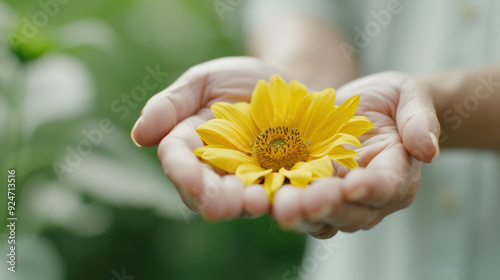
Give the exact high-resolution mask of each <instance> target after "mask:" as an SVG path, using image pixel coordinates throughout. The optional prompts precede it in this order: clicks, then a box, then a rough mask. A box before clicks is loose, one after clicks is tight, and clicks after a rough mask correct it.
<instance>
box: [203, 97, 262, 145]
mask: <svg viewBox="0 0 500 280" xmlns="http://www.w3.org/2000/svg"><path fill="white" fill-rule="evenodd" d="M210 109H212V112H213V113H214V115H215V117H216V118H218V119H224V120H228V121H230V122H232V123H234V124H236V125H237V126H238V127H240V128H242V129H243V130H244V131H245V133H246V136H247V137H248V138H251V139H253V138H255V137H257V135H258V134H257V127H255V124H254V122H253V121H252V115H251V114H250V104H249V103H246V102H238V103H236V104H231V103H228V102H217V103H215V104H213V105H212V106H211V107H210Z"/></svg>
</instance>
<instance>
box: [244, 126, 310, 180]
mask: <svg viewBox="0 0 500 280" xmlns="http://www.w3.org/2000/svg"><path fill="white" fill-rule="evenodd" d="M309 153H310V152H309V144H307V143H306V141H305V140H304V139H303V138H302V137H301V136H300V133H299V131H298V130H297V129H296V128H288V127H286V126H278V127H270V128H268V129H266V130H265V131H263V132H262V133H260V135H259V136H257V139H256V141H255V143H254V144H253V153H252V156H253V157H254V158H256V159H257V161H259V163H260V164H261V165H262V167H263V168H265V169H272V170H273V171H274V172H277V171H279V170H280V169H281V168H282V167H284V168H285V169H291V168H292V167H293V166H294V165H295V164H296V163H297V162H300V161H306V160H307V158H308V157H309Z"/></svg>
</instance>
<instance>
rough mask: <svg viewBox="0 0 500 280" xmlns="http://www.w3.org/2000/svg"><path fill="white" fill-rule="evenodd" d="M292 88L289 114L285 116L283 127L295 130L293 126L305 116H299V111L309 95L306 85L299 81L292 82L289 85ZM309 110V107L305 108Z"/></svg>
mask: <svg viewBox="0 0 500 280" xmlns="http://www.w3.org/2000/svg"><path fill="white" fill-rule="evenodd" d="M289 88H290V100H289V102H290V103H289V105H288V113H287V114H286V115H285V116H284V119H283V125H285V126H288V127H292V128H295V127H296V126H293V124H294V123H295V122H296V120H297V119H301V118H302V116H303V112H302V114H299V113H298V112H297V110H298V109H299V107H301V104H302V103H303V99H304V97H305V96H306V95H307V88H306V86H305V85H303V84H301V83H300V82H298V81H297V80H292V81H291V82H290V85H289ZM305 108H307V107H305Z"/></svg>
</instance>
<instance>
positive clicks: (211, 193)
mask: <svg viewBox="0 0 500 280" xmlns="http://www.w3.org/2000/svg"><path fill="white" fill-rule="evenodd" d="M205 166H206V165H205ZM203 186H204V187H203V194H202V195H201V196H198V197H197V204H198V207H199V209H200V214H201V216H203V218H204V219H205V220H207V221H217V220H221V219H226V218H227V217H228V214H229V211H228V210H229V209H228V208H229V205H228V203H227V202H228V200H229V198H228V193H227V192H226V189H225V188H224V181H223V179H222V177H220V176H219V175H218V174H216V173H215V172H214V171H213V170H212V169H211V168H210V167H208V166H206V167H205V168H204V169H203ZM235 216H236V215H235Z"/></svg>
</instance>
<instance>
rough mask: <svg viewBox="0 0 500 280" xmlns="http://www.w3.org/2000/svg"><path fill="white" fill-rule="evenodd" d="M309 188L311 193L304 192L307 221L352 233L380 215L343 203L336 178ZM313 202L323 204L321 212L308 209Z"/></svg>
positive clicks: (367, 207) (371, 210) (370, 210)
mask: <svg viewBox="0 0 500 280" xmlns="http://www.w3.org/2000/svg"><path fill="white" fill-rule="evenodd" d="M309 188H310V189H311V191H310V192H307V191H306V194H305V195H304V200H305V202H304V208H305V212H306V217H307V219H308V221H311V222H321V223H324V224H327V225H330V226H331V227H332V228H335V229H340V230H342V231H348V232H352V231H356V230H359V229H361V228H363V227H364V226H366V225H367V224H368V223H370V222H372V221H373V220H374V219H376V218H377V217H378V216H379V214H380V211H379V210H378V209H373V208H372V207H369V206H365V205H358V204H353V203H350V202H347V201H345V200H344V199H343V197H342V189H341V188H340V187H339V186H338V178H329V179H324V180H321V181H317V182H315V183H314V184H313V185H311V186H310V187H309ZM309 188H308V189H309ZM321 197H323V199H321ZM313 201H316V202H319V203H318V204H321V202H323V203H324V205H323V206H322V208H321V209H322V210H321V211H319V212H317V211H311V209H314V208H315V207H314V208H311V207H310V205H311V204H312V202H313Z"/></svg>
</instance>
